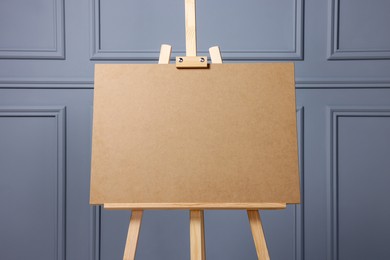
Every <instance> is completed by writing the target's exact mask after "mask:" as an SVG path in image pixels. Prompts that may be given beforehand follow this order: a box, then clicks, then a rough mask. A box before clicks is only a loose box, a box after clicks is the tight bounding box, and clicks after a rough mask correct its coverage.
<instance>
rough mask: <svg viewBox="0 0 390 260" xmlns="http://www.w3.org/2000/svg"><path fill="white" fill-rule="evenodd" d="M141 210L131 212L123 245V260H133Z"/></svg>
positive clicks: (140, 220)
mask: <svg viewBox="0 0 390 260" xmlns="http://www.w3.org/2000/svg"><path fill="white" fill-rule="evenodd" d="M142 214H143V210H133V211H132V212H131V218H130V224H129V231H128V232H127V240H126V245H125V253H124V254H123V260H134V259H135V253H136V251H137V243H138V236H139V231H140V228H141V222H142Z"/></svg>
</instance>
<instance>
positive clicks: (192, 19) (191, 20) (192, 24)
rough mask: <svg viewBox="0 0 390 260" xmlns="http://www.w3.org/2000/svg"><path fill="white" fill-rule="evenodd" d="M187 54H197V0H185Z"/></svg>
mask: <svg viewBox="0 0 390 260" xmlns="http://www.w3.org/2000/svg"><path fill="white" fill-rule="evenodd" d="M185 16H186V56H196V10H195V0H185Z"/></svg>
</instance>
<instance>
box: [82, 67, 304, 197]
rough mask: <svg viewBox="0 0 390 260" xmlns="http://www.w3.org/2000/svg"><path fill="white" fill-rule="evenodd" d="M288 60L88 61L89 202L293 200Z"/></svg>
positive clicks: (296, 186) (294, 155)
mask: <svg viewBox="0 0 390 260" xmlns="http://www.w3.org/2000/svg"><path fill="white" fill-rule="evenodd" d="M297 150H298V149H297V131H296V105H295V86H294V65H293V64H290V63H256V64H255V63H253V64H212V65H210V66H209V68H208V69H182V70H178V69H176V68H175V65H136V64H131V65H129V64H97V65H96V66H95V92H94V117H93V142H92V173H91V197H90V202H91V204H104V203H141V204H142V203H157V204H158V203H263V202H268V203H269V202H281V203H299V201H300V192H299V174H298V151H297Z"/></svg>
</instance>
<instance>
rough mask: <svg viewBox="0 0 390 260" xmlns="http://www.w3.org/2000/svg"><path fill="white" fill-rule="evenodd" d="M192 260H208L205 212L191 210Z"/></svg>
mask: <svg viewBox="0 0 390 260" xmlns="http://www.w3.org/2000/svg"><path fill="white" fill-rule="evenodd" d="M190 244H191V260H206V250H205V238H204V211H203V210H190Z"/></svg>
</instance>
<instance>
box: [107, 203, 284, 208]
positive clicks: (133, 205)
mask: <svg viewBox="0 0 390 260" xmlns="http://www.w3.org/2000/svg"><path fill="white" fill-rule="evenodd" d="M104 208H105V209H110V210H125V209H149V210H161V209H162V210H164V209H216V210H218V209H220V210H224V209H285V208H286V203H105V204H104Z"/></svg>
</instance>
